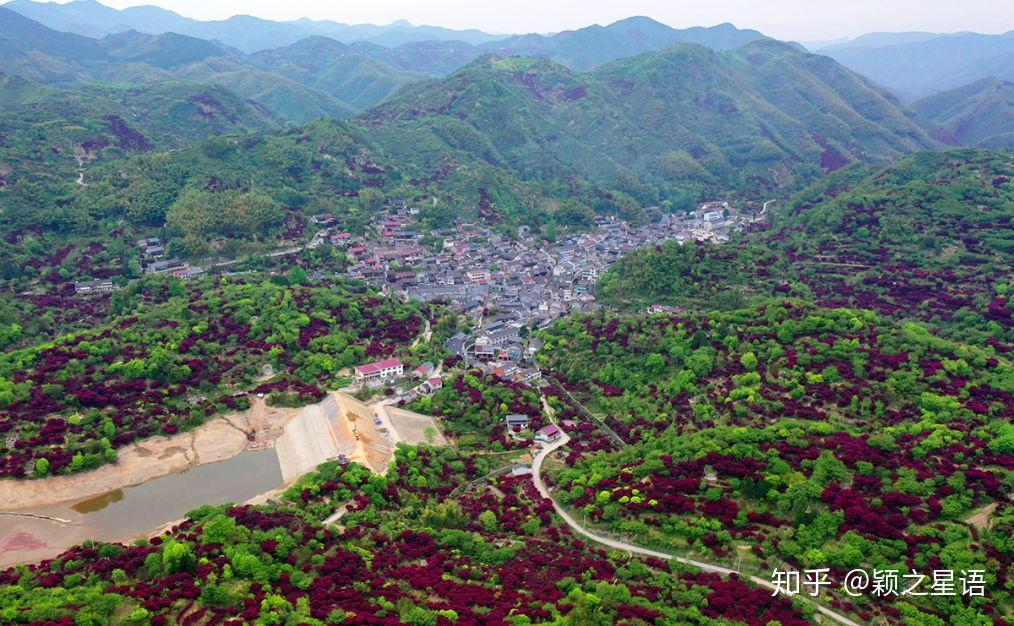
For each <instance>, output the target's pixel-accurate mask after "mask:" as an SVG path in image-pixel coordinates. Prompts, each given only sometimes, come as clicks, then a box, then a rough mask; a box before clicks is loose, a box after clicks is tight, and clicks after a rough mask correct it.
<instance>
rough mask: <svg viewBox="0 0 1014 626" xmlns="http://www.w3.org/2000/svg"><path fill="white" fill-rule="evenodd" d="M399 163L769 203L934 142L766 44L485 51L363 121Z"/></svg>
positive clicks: (843, 79)
mask: <svg viewBox="0 0 1014 626" xmlns="http://www.w3.org/2000/svg"><path fill="white" fill-rule="evenodd" d="M363 121H364V123H365V124H367V125H368V126H370V127H371V130H372V132H373V133H374V134H375V135H376V136H377V137H378V138H379V141H382V142H386V143H387V144H390V145H392V146H393V145H394V144H395V142H394V138H395V137H397V138H402V140H403V141H402V143H401V144H399V145H397V146H396V147H395V149H396V150H397V152H396V153H395V154H397V156H398V157H399V158H400V159H411V160H414V161H420V160H430V161H435V160H437V159H439V158H445V157H446V156H447V155H448V154H449V153H450V154H456V155H459V158H469V159H481V160H483V161H486V162H488V163H492V164H494V165H497V166H499V167H501V168H503V169H507V170H509V171H510V172H511V173H512V174H514V175H515V176H517V177H518V178H521V179H523V180H533V181H537V182H540V183H548V184H550V185H552V186H555V187H556V188H567V187H573V186H574V185H580V182H581V181H590V182H593V183H594V184H596V185H599V186H601V187H603V188H605V189H606V190H610V191H618V192H623V193H625V194H628V195H629V196H631V197H633V198H634V199H635V200H637V201H639V202H642V203H645V202H649V203H650V202H657V201H661V200H663V199H666V198H671V197H674V196H675V197H680V196H681V194H687V193H689V194H691V195H693V194H694V193H695V192H700V191H703V190H705V189H706V190H708V191H710V192H714V191H717V190H726V191H729V190H733V191H736V192H739V193H741V194H744V195H749V196H752V197H757V198H760V197H764V196H765V195H766V194H768V193H770V191H771V190H772V189H774V188H777V187H784V186H788V187H792V186H794V185H800V184H801V183H807V182H811V181H813V180H815V179H816V178H818V177H819V176H820V175H822V173H824V172H827V171H831V170H834V169H837V168H839V167H842V166H843V165H845V164H847V163H849V162H852V161H876V160H885V159H890V158H895V157H898V156H900V155H902V154H905V153H907V152H911V151H914V150H919V149H925V148H929V147H933V146H936V145H937V144H936V143H935V142H934V141H933V140H932V139H931V138H930V137H929V136H928V135H927V134H926V132H925V131H924V130H923V129H922V128H920V127H919V126H918V125H917V124H916V123H915V122H913V121H912V120H911V119H909V117H908V115H907V114H906V112H905V111H904V109H903V108H902V107H901V106H900V105H899V104H898V103H897V102H896V101H895V100H894V99H893V98H892V97H891V96H889V95H888V94H886V93H885V92H883V91H882V90H880V89H879V88H877V87H875V86H873V85H872V84H871V83H869V82H868V81H866V80H865V79H863V78H861V77H859V76H858V75H856V74H854V73H852V72H850V71H849V70H847V69H845V68H843V67H842V66H840V65H838V64H837V63H835V62H834V61H831V60H830V59H827V58H823V57H818V56H815V55H810V54H807V53H805V52H801V51H800V50H798V49H796V48H794V47H792V46H789V45H787V44H781V43H778V42H773V41H755V42H752V43H749V44H747V45H746V46H743V47H742V48H737V49H735V50H730V51H724V52H716V51H713V50H709V49H707V48H705V47H703V46H698V45H694V44H679V45H676V46H673V47H670V48H666V49H665V50H662V51H658V52H652V53H648V54H644V55H640V56H637V57H632V58H628V59H622V60H619V61H615V62H614V63H612V64H609V65H606V66H603V67H601V68H599V69H596V70H595V71H593V72H590V73H585V74H578V73H574V72H572V71H570V70H568V69H566V68H565V67H563V66H561V65H558V64H555V63H552V62H550V61H546V60H543V59H528V58H516V57H510V58H499V57H484V58H482V59H480V60H478V61H476V62H474V63H472V64H470V65H468V66H467V67H465V68H463V69H462V70H460V71H458V72H456V73H454V74H452V75H451V76H449V77H447V78H446V79H444V80H440V81H432V82H428V83H422V84H416V85H410V86H409V87H407V88H406V89H404V90H402V91H401V92H400V93H399V94H398V95H397V96H396V97H394V98H392V99H391V100H389V101H388V102H386V103H385V104H383V105H381V106H379V107H377V108H376V109H374V110H372V111H370V112H368V113H367V114H366V116H365V117H364V118H363Z"/></svg>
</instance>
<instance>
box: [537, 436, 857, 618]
mask: <svg viewBox="0 0 1014 626" xmlns="http://www.w3.org/2000/svg"><path fill="white" fill-rule="evenodd" d="M560 432H561V433H563V430H561V431H560ZM569 441H570V437H569V436H568V435H567V434H566V433H563V434H562V436H561V437H560V438H559V439H557V440H556V441H554V442H552V443H550V444H549V445H546V446H543V448H542V450H540V451H539V453H538V454H537V455H535V459H534V460H533V461H532V480H534V481H535V488H536V489H538V490H539V493H540V494H542V497H543V498H546V499H547V500H549V501H550V502H552V503H553V508H554V509H556V514H557V515H559V516H560V517H561V518H563V521H565V522H566V523H567V525H568V526H570V527H571V528H572V529H573V530H574V532H576V533H577V534H579V535H581V536H583V537H585V538H587V539H590V540H592V541H594V542H595V543H599V544H602V545H604V546H608V547H610V548H614V549H616V550H621V551H623V552H629V553H631V554H641V555H644V556H650V557H655V558H657V559H664V560H666V561H669V560H673V559H675V560H676V561H678V562H680V563H684V564H686V565H691V566H693V567H696V568H698V569H700V570H701V571H704V572H714V573H716V574H721V575H723V576H728V575H729V574H737V575H740V576H742V577H744V578H748V579H749V580H750V581H751V582H753V583H754V584H757V585H760V586H761V587H765V588H767V589H771V590H772V591H774V590H775V585H774V584H772V583H771V581H768V580H765V579H763V578H761V577H759V576H743V575H742V574H740V573H739V572H737V571H736V570H733V569H729V568H727V567H722V566H721V565H713V564H711V563H704V562H703V561H695V560H693V559H687V558H684V557H679V556H675V555H673V554H668V553H666V552H659V551H657V550H649V549H648V548H642V547H641V546H637V545H634V544H632V543H626V542H623V541H617V540H616V539H610V538H608V537H603V536H601V535H596V534H595V533H593V532H591V531H590V530H588V529H587V528H585V527H584V526H581V525H580V524H578V523H577V521H576V520H575V519H574V518H573V517H571V516H570V514H569V513H567V512H566V511H564V510H563V507H561V506H560V505H559V504H558V503H557V502H556V500H553V497H552V496H551V495H550V492H549V489H548V488H547V487H546V483H545V482H544V481H543V480H542V462H543V461H544V460H545V459H546V457H547V456H549V455H550V454H552V453H553V452H555V451H556V450H558V449H560V448H562V447H563V446H565V445H567V442H569ZM802 597H804V599H805V596H802ZM817 611H818V612H820V613H821V614H822V615H825V616H827V617H829V618H831V619H833V620H834V621H836V622H838V623H839V624H845V626H861V625H860V624H859V623H858V622H855V621H852V620H851V619H849V618H847V617H845V616H844V615H842V614H841V613H837V612H835V611H832V610H831V609H829V608H826V607H824V606H821V605H819V604H818V605H817Z"/></svg>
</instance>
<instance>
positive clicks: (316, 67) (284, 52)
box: [0, 2, 763, 123]
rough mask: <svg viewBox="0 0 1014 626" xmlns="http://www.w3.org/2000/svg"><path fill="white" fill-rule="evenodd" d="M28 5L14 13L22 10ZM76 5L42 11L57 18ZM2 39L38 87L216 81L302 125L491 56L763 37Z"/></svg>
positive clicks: (653, 30) (597, 52) (18, 20)
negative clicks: (234, 41) (479, 42)
mask: <svg viewBox="0 0 1014 626" xmlns="http://www.w3.org/2000/svg"><path fill="white" fill-rule="evenodd" d="M23 4H24V3H22V4H16V5H14V6H15V8H22V7H23ZM28 4H30V5H32V6H35V5H34V4H32V3H28ZM76 4H78V3H70V4H68V5H42V6H46V7H50V8H51V9H53V10H57V9H56V7H72V6H73V5H76ZM88 4H89V5H91V4H95V3H93V2H89V3H88ZM6 6H11V5H6ZM100 6H101V5H100ZM80 30H85V29H80ZM0 32H3V33H4V35H3V36H0V60H2V61H3V62H4V63H5V67H6V68H7V71H9V72H12V73H17V74H19V75H21V76H24V77H25V78H28V79H30V80H33V81H35V82H40V83H43V84H47V85H53V86H58V87H71V86H73V85H77V84H82V83H87V82H92V81H100V82H110V81H112V82H139V83H145V82H154V81H163V80H177V79H183V80H188V81H201V82H210V83H215V84H219V85H223V86H227V87H228V88H230V89H232V90H234V91H236V92H237V93H238V94H240V95H242V96H245V97H248V98H251V99H254V100H256V101H258V102H260V103H261V104H263V105H264V106H267V107H268V108H269V109H271V110H272V111H273V112H274V113H275V114H276V115H278V116H279V117H280V118H281V119H283V120H285V121H289V122H295V123H302V122H306V121H308V120H311V119H315V118H317V117H322V116H323V117H339V118H342V117H350V116H352V115H354V114H355V113H357V112H358V111H361V110H364V109H367V108H369V107H371V106H373V105H375V104H377V103H379V102H381V101H382V100H383V99H384V98H386V97H387V96H388V95H390V94H391V93H393V92H394V91H396V90H397V89H399V88H400V87H402V86H404V85H406V84H408V83H410V82H413V81H416V80H419V79H421V78H424V77H425V76H443V75H446V74H447V73H449V72H452V71H454V70H456V69H458V68H460V67H462V66H464V65H465V64H467V63H469V62H471V61H473V60H475V59H477V58H479V57H481V56H483V55H485V54H490V53H496V54H500V55H516V54H524V55H529V56H543V57H547V58H551V59H554V60H556V61H558V62H560V63H564V64H566V65H568V66H569V67H571V68H573V69H578V70H582V69H587V68H589V67H592V66H595V65H599V64H602V63H605V62H608V61H611V60H614V59H617V58H621V57H625V56H630V55H633V54H638V53H641V52H646V51H650V50H655V49H659V48H662V47H665V46H667V45H671V44H674V43H680V42H692V43H700V44H702V45H706V46H708V47H710V48H713V49H729V48H733V47H736V46H738V45H742V44H744V43H747V42H749V41H753V40H755V39H759V38H763V35H761V34H760V33H757V32H756V31H749V30H739V29H737V28H735V27H734V26H731V25H728V24H723V25H719V26H715V27H712V28H692V29H686V30H676V29H672V28H669V27H668V26H665V25H663V24H659V23H658V22H655V21H653V20H650V19H648V18H631V19H628V20H623V21H621V22H617V23H615V24H611V25H610V26H607V27H599V26H594V27H589V28H585V29H580V30H577V31H572V32H566V33H559V34H557V35H553V36H551V37H543V36H541V35H530V36H525V37H513V38H509V39H505V40H502V41H498V42H495V43H491V44H487V45H485V46H475V45H472V44H469V43H467V42H460V41H425V42H410V43H404V44H401V45H400V46H397V47H394V48H387V47H383V46H379V45H376V44H373V43H369V42H366V41H357V42H354V43H351V44H347V43H342V42H340V41H337V40H336V39H333V38H331V37H325V36H319V35H315V36H312V37H307V38H304V39H300V40H298V41H296V42H295V43H292V44H290V45H286V46H284V47H280V48H274V49H269V50H262V51H260V52H257V53H255V54H246V53H244V52H243V51H242V50H239V49H237V48H233V47H230V46H227V45H225V44H223V43H221V42H219V41H211V40H207V39H199V38H195V37H192V36H190V35H186V34H180V33H176V32H164V33H160V34H145V33H141V32H138V31H136V30H129V31H125V32H119V33H116V34H107V35H105V36H103V37H102V38H101V39H94V38H91V37H86V36H84V35H81V34H77V33H66V32H60V31H58V30H55V29H53V28H49V27H47V26H45V25H43V24H40V23H39V22H36V21H34V20H32V19H29V18H27V17H25V16H24V15H22V14H21V13H19V12H16V11H13V10H10V9H7V8H2V7H0Z"/></svg>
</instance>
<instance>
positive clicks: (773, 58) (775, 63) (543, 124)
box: [2, 41, 935, 267]
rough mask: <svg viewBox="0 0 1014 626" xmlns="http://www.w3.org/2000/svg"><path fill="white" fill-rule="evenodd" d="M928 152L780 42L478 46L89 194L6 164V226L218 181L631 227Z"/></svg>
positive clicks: (319, 196)
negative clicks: (621, 48) (346, 118)
mask: <svg viewBox="0 0 1014 626" xmlns="http://www.w3.org/2000/svg"><path fill="white" fill-rule="evenodd" d="M780 84H782V85H790V86H791V87H790V88H789V87H786V88H783V87H779V86H778V85H780ZM933 145H935V143H934V141H933V140H932V139H930V138H929V137H928V136H927V135H926V133H924V132H923V131H922V130H921V129H920V128H919V127H918V126H917V125H916V124H915V123H914V122H912V121H911V120H909V119H908V117H907V116H906V114H905V112H904V111H903V109H901V108H900V107H899V106H898V105H897V103H896V102H895V101H894V100H893V99H892V98H890V97H889V96H887V95H886V94H884V93H883V92H882V91H880V90H878V89H877V88H876V87H874V86H872V85H870V84H869V83H868V82H867V81H865V80H863V79H862V78H860V77H858V76H856V75H854V74H852V73H851V72H849V71H848V70H846V69H844V68H842V67H841V66H839V65H837V64H836V63H835V62H833V61H831V60H829V59H825V58H821V57H817V56H813V55H809V54H806V53H804V52H801V51H799V50H797V49H796V48H793V47H791V46H788V45H784V44H779V43H776V42H768V41H762V42H754V43H751V44H749V45H747V46H745V47H743V48H740V49H736V50H731V51H727V52H714V51H711V50H709V49H707V48H704V47H702V46H698V45H694V44H681V45H678V46H675V47H672V48H669V49H666V50H664V51H661V52H654V53H649V54H647V55H643V56H640V57H634V58H632V59H626V60H623V61H617V62H616V63H614V64H612V65H607V66H605V67H602V68H600V69H599V70H596V71H595V72H592V73H586V74H578V73H575V72H572V71H571V70H568V69H566V68H565V67H563V66H561V65H558V64H555V63H553V62H551V61H547V60H545V59H531V58H522V57H510V58H498V57H492V56H490V57H484V58H483V59H480V60H478V61H476V62H474V63H472V64H470V65H469V66H467V67H465V68H464V69H462V70H460V71H458V72H455V73H454V74H452V75H451V76H449V77H447V78H445V79H441V80H434V81H430V82H426V83H423V84H421V85H419V86H414V85H412V86H409V87H407V88H405V89H404V90H403V91H402V92H401V93H400V95H399V96H398V97H396V98H393V99H392V100H391V101H390V102H389V103H388V104H385V105H383V106H381V107H379V108H376V109H374V110H373V111H371V112H370V113H369V114H367V115H366V116H364V117H362V118H360V119H357V120H354V121H352V122H349V123H336V122H315V123H313V124H310V125H307V126H305V127H301V128H290V129H287V130H285V131H284V132H283V133H281V134H278V135H267V136H264V135H260V136H247V137H244V138H241V139H240V138H232V139H219V138H212V139H209V140H207V141H206V142H204V144H203V145H200V146H196V147H192V148H190V149H185V150H180V151H178V152H173V153H170V154H160V155H141V156H134V157H131V158H129V159H126V160H121V161H118V162H114V163H111V164H108V165H105V166H100V167H97V168H89V169H88V170H87V172H86V178H87V180H88V183H89V186H88V187H84V186H82V185H79V184H75V179H76V177H77V176H76V173H72V175H70V176H65V177H63V179H61V180H41V181H40V180H36V179H33V180H32V181H31V182H32V183H33V184H32V185H27V186H21V185H18V184H17V183H18V172H17V171H16V170H15V171H9V172H8V174H6V175H5V176H6V179H7V185H8V190H7V192H6V193H5V197H4V203H5V208H6V210H5V212H4V215H3V217H2V223H3V226H4V228H5V229H6V230H8V231H12V230H17V229H19V228H25V227H28V226H33V227H35V226H42V227H43V228H45V229H52V230H62V231H65V232H80V233H85V232H87V233H90V234H94V233H98V232H103V230H104V228H103V226H102V224H107V225H108V223H109V222H108V220H109V219H112V220H117V219H120V218H126V219H127V220H128V222H129V223H130V224H132V225H135V226H145V225H149V226H151V225H161V224H162V223H163V221H164V220H165V219H166V218H167V217H170V218H171V217H172V215H173V214H174V212H175V213H183V212H184V211H174V205H175V204H176V203H177V202H179V201H181V199H186V201H187V202H189V203H191V206H199V205H203V206H205V207H207V208H206V212H209V211H210V212H214V211H216V210H217V209H215V207H217V206H219V205H220V204H221V202H218V199H219V198H218V197H217V196H215V192H216V190H219V191H221V190H227V189H231V190H239V191H240V192H242V193H246V192H247V191H253V189H252V188H251V182H253V183H254V186H255V187H256V191H257V193H258V194H259V196H260V199H259V200H258V202H260V200H263V199H264V198H265V197H267V198H269V199H270V201H271V203H272V204H274V205H276V206H285V207H288V208H290V209H293V210H296V211H301V212H303V213H305V214H309V213H311V212H333V213H335V214H336V215H337V216H339V218H341V219H342V220H343V223H345V224H346V226H348V227H352V228H355V227H356V226H357V225H361V224H362V223H363V222H364V220H366V219H368V218H367V216H366V215H365V214H364V213H362V212H361V209H363V208H366V209H367V210H369V209H370V207H371V206H372V204H373V203H372V202H366V203H364V202H362V198H363V196H362V193H363V192H365V193H366V195H368V196H370V197H371V198H374V199H375V198H376V197H378V196H380V197H385V196H386V197H389V198H406V199H414V200H423V199H424V200H426V202H425V203H423V204H424V205H425V208H424V215H423V218H424V219H425V220H427V222H428V223H429V224H431V225H447V224H449V223H450V222H451V221H452V220H453V219H454V218H456V217H464V218H468V219H474V218H477V217H479V218H481V219H482V220H484V221H485V222H486V223H489V224H493V225H501V226H505V227H508V228H509V227H510V226H512V225H516V224H518V223H528V224H531V225H533V226H535V227H537V228H538V227H541V226H543V225H547V224H559V225H564V226H566V225H573V224H587V223H589V221H590V217H591V215H592V214H593V212H604V213H618V214H620V215H621V216H623V217H625V218H630V219H635V220H636V219H640V218H641V217H642V215H641V207H643V206H649V205H652V204H662V205H663V206H664V207H667V208H673V209H677V210H678V209H681V208H691V207H693V206H694V204H695V202H696V201H698V200H700V199H704V198H705V197H713V196H715V195H719V194H721V195H725V196H732V197H737V198H753V199H767V198H768V197H771V195H772V194H774V193H778V194H780V195H783V194H785V193H787V192H788V191H789V190H793V189H798V188H801V187H802V186H803V185H804V183H809V182H812V181H814V180H816V179H817V178H818V177H820V176H821V175H823V174H824V173H825V172H827V171H831V170H835V169H837V168H840V167H842V166H844V165H845V164H847V163H849V162H853V161H882V160H884V159H889V158H897V157H899V156H902V155H903V154H905V153H907V152H910V151H913V150H917V149H920V148H924V147H928V146H933ZM68 160H69V159H68ZM71 162H72V161H71ZM153 189H157V193H153V192H152V190H153ZM188 190H189V191H190V192H191V193H190V194H189V195H188V194H185V193H184V192H186V191H188ZM244 190H245V191H244ZM195 194H196V196H199V198H197V199H196V200H195ZM55 198H60V203H59V204H57V203H55V202H54V199H55ZM434 198H435V199H436V201H435V202H434V201H433V200H434ZM194 202H196V204H193V203H194ZM274 214H275V215H279V216H281V213H277V212H276V213H274ZM216 219H217V220H218V222H221V220H220V219H218V218H216ZM281 219H282V218H281V217H279V220H278V221H276V222H270V223H261V224H260V225H259V228H260V230H258V231H256V232H253V231H250V230H249V229H247V228H245V227H238V228H237V227H234V225H231V224H228V223H223V224H221V227H220V228H218V227H216V228H210V229H204V230H201V231H200V232H199V233H198V234H196V235H195V237H196V238H195V240H194V241H191V242H190V244H192V245H187V246H186V247H185V248H183V249H180V250H179V251H178V252H180V253H185V254H197V253H199V252H201V251H207V250H209V249H215V248H216V247H217V242H218V239H219V238H220V237H228V238H232V239H239V240H242V239H250V238H251V237H254V236H256V237H261V238H263V237H271V236H273V234H274V233H276V232H278V230H279V229H280V228H281ZM211 221H212V222H215V220H211ZM169 222H170V227H172V226H173V225H174V220H173V219H169ZM206 222H207V220H201V219H191V220H188V221H187V224H190V225H196V224H203V223H206ZM177 225H178V224H177ZM183 226H186V224H184V225H183ZM192 228H197V227H196V226H192V227H191V229H192ZM188 232H189V229H186V228H185V229H184V231H183V232H177V233H174V234H176V235H184V236H185V235H187V234H188ZM14 267H18V266H17V265H15V266H14Z"/></svg>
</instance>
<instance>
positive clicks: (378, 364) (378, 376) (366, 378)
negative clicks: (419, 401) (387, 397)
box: [352, 359, 443, 402]
mask: <svg viewBox="0 0 1014 626" xmlns="http://www.w3.org/2000/svg"><path fill="white" fill-rule="evenodd" d="M352 373H353V376H352V379H353V384H354V385H355V386H357V387H360V388H364V389H372V388H376V387H381V386H387V385H391V384H394V383H396V382H398V381H400V380H403V379H406V378H409V377H411V379H414V380H416V381H419V384H417V385H416V386H415V387H414V388H412V389H411V391H407V392H405V393H403V394H401V395H399V396H398V398H397V399H398V400H404V401H405V402H411V401H413V400H415V399H416V398H418V397H419V396H429V395H432V394H433V393H434V392H435V391H436V390H437V389H440V388H442V387H443V380H442V379H441V378H440V376H438V375H437V373H436V368H435V367H434V366H433V364H432V363H430V362H426V363H423V364H422V365H420V366H418V367H416V368H415V369H413V370H412V372H411V373H410V374H406V373H405V364H404V363H402V362H401V361H399V360H397V359H383V360H381V361H375V362H373V363H367V364H365V365H358V366H356V367H354V368H353V369H352Z"/></svg>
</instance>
